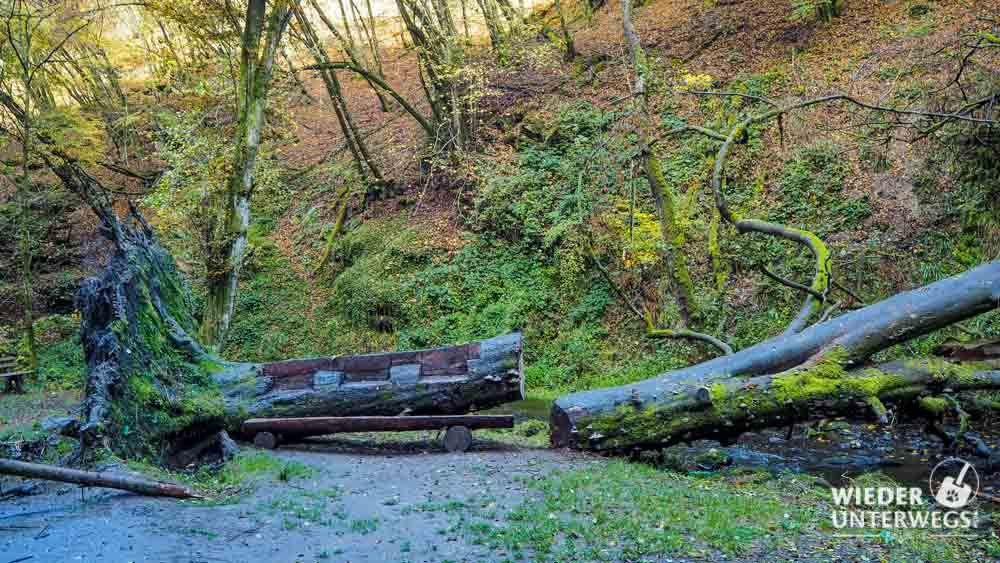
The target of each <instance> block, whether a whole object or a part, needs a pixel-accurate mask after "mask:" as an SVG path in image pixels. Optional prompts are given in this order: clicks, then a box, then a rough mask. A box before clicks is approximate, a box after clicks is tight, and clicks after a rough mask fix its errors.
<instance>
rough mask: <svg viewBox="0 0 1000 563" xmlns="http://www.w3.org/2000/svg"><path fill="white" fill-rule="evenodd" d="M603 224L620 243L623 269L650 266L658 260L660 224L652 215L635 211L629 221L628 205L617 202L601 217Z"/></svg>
mask: <svg viewBox="0 0 1000 563" xmlns="http://www.w3.org/2000/svg"><path fill="white" fill-rule="evenodd" d="M602 219H603V221H604V223H605V224H606V225H607V226H608V228H609V229H611V231H612V232H614V233H615V235H617V237H618V238H619V239H620V240H621V241H622V265H624V266H625V268H633V267H635V266H650V265H653V264H655V263H656V262H658V261H659V260H660V251H659V244H660V241H661V240H662V238H661V236H660V222H659V220H658V219H657V217H656V215H655V214H653V213H646V212H644V211H639V210H636V211H635V213H634V216H633V218H632V220H631V221H630V219H629V205H628V203H626V202H619V203H618V205H616V206H615V208H614V209H613V210H611V211H608V212H607V213H605V214H604V216H603V217H602Z"/></svg>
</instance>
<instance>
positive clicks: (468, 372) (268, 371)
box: [213, 333, 524, 422]
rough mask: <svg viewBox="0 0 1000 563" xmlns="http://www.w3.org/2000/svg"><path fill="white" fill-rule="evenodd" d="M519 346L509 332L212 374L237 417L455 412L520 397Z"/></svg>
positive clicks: (518, 337)
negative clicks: (423, 346)
mask: <svg viewBox="0 0 1000 563" xmlns="http://www.w3.org/2000/svg"><path fill="white" fill-rule="evenodd" d="M521 350H522V340H521V334H520V333H512V334H507V335H504V336H498V337H496V338H490V339H488V340H482V341H479V342H471V343H469V344H465V345H462V346H452V347H447V348H434V349H430V350H418V351H412V352H387V353H381V354H366V355H363V356H342V357H336V358H313V359H306V360H288V361H284V362H274V363H268V364H229V365H227V366H226V367H225V369H223V370H222V371H221V372H220V373H218V374H216V375H215V376H213V380H214V381H215V382H216V383H217V384H218V386H219V388H220V389H221V391H222V395H223V398H224V401H225V408H226V411H227V412H228V413H230V414H231V415H233V416H237V417H238V418H242V419H244V420H246V419H247V418H250V417H286V418H287V417H318V416H324V417H331V416H332V417H344V416H378V415H384V416H395V415H399V414H402V413H404V412H405V413H407V414H460V413H465V412H469V411H473V410H476V409H482V408H488V407H492V406H496V405H499V404H503V403H509V402H512V401H518V400H520V399H523V398H524V379H523V377H522V375H521V372H522V367H521V365H522V360H521ZM241 422H242V421H241Z"/></svg>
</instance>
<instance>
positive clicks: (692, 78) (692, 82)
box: [681, 72, 714, 90]
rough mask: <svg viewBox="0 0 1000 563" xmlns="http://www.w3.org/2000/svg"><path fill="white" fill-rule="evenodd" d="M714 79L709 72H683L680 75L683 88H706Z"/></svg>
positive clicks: (709, 86)
mask: <svg viewBox="0 0 1000 563" xmlns="http://www.w3.org/2000/svg"><path fill="white" fill-rule="evenodd" d="M713 80H714V79H713V78H712V76H711V75H709V74H691V73H689V72H685V73H684V74H682V75H681V82H682V83H683V84H684V89H685V90H708V89H709V88H711V86H712V81H713Z"/></svg>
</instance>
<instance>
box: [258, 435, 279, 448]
mask: <svg viewBox="0 0 1000 563" xmlns="http://www.w3.org/2000/svg"><path fill="white" fill-rule="evenodd" d="M253 445H255V446H257V447H258V448H264V449H265V450H273V449H275V448H277V447H278V437H277V436H275V435H274V434H272V433H271V432H258V433H257V434H256V435H255V436H254V437H253Z"/></svg>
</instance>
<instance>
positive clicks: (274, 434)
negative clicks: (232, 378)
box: [242, 415, 514, 452]
mask: <svg viewBox="0 0 1000 563" xmlns="http://www.w3.org/2000/svg"><path fill="white" fill-rule="evenodd" d="M513 427H514V416H513V415H441V416H322V417H308V418H251V419H250V420H247V421H246V422H244V423H243V427H242V431H243V434H244V435H246V436H253V437H254V444H255V445H257V446H258V447H262V448H267V449H274V448H276V447H278V446H279V445H280V444H282V443H288V442H290V441H295V440H298V439H301V438H306V437H309V436H323V435H327V434H338V433H342V432H388V431H403V430H445V431H446V432H445V437H444V446H445V449H447V450H448V451H450V452H455V451H459V452H464V451H465V450H467V449H468V448H469V445H470V444H471V443H472V430H476V429H481V428H513Z"/></svg>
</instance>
